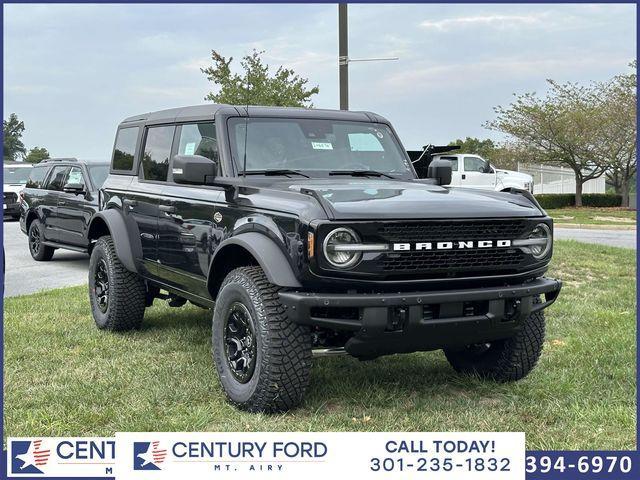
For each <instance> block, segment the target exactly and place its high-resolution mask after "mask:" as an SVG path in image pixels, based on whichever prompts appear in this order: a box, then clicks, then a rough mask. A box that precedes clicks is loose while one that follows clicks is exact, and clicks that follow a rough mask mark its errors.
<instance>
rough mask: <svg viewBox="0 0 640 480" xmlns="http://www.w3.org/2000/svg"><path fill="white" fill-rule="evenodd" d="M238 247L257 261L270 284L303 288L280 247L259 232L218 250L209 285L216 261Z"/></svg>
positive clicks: (233, 239) (226, 242)
mask: <svg viewBox="0 0 640 480" xmlns="http://www.w3.org/2000/svg"><path fill="white" fill-rule="evenodd" d="M229 245H238V246H240V247H242V248H244V249H245V250H247V251H248V252H249V253H250V254H251V255H252V256H253V258H255V259H256V261H257V262H258V264H259V265H260V267H262V270H263V271H264V273H265V275H266V276H267V279H268V280H269V282H271V283H273V284H274V285H278V286H279V287H289V288H302V284H301V283H300V282H299V281H298V279H297V278H296V276H295V274H294V272H293V268H292V267H291V264H290V263H289V259H288V258H287V257H286V255H285V254H284V252H283V251H282V250H281V249H280V247H278V245H277V244H276V242H275V241H274V240H272V239H271V238H269V237H267V236H266V235H264V234H262V233H258V232H255V231H254V232H246V233H241V234H239V235H235V236H233V237H230V238H228V239H226V240H224V241H223V242H222V243H221V244H220V246H219V247H218V248H217V249H216V251H215V253H214V254H213V258H212V259H211V265H210V267H209V278H208V279H207V283H209V284H211V280H212V275H215V271H214V267H215V264H216V259H217V258H219V257H218V256H219V255H220V254H221V253H224V250H225V247H226V246H229Z"/></svg>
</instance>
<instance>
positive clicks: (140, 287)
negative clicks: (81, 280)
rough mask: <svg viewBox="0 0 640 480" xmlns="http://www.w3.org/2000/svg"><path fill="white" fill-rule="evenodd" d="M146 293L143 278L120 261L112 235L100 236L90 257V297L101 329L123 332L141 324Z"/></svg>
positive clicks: (93, 312) (94, 314) (92, 309)
mask: <svg viewBox="0 0 640 480" xmlns="http://www.w3.org/2000/svg"><path fill="white" fill-rule="evenodd" d="M146 293H147V289H146V287H145V284H144V281H143V280H142V278H141V277H140V276H139V275H138V274H137V273H134V272H130V271H129V270H127V269H126V268H125V267H124V265H123V264H122V263H121V262H120V259H119V258H118V256H117V255H116V249H115V246H114V245H113V240H112V238H111V237H110V236H104V237H101V238H100V239H99V240H98V241H97V242H96V244H95V246H94V248H93V250H92V252H91V259H90V260H89V300H90V302H91V312H92V314H93V319H94V320H95V322H96V325H97V326H98V328H101V329H106V330H120V331H123V330H132V329H134V328H138V327H140V324H141V323H142V317H143V316H144V309H145V306H146Z"/></svg>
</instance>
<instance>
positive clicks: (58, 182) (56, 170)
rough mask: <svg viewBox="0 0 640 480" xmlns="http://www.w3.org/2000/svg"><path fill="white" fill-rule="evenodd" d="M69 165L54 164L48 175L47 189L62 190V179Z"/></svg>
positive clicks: (65, 175)
mask: <svg viewBox="0 0 640 480" xmlns="http://www.w3.org/2000/svg"><path fill="white" fill-rule="evenodd" d="M68 171H69V167H64V166H61V165H60V166H56V167H53V171H52V172H51V175H50V176H49V183H47V190H55V191H62V187H64V179H65V178H66V177H67V172H68Z"/></svg>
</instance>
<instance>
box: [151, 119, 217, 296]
mask: <svg viewBox="0 0 640 480" xmlns="http://www.w3.org/2000/svg"><path fill="white" fill-rule="evenodd" d="M175 138H176V142H175V146H174V151H175V154H177V155H201V156H203V157H206V158H209V159H211V160H212V161H217V159H218V147H217V142H216V134H215V125H214V124H213V122H201V123H190V124H184V125H180V126H178V129H177V131H176V136H175ZM223 200H224V193H223V192H222V191H221V190H219V189H216V188H212V187H206V186H186V185H178V184H175V183H173V178H172V173H171V171H170V172H169V182H168V183H167V186H166V187H165V188H164V189H163V191H162V200H161V201H160V206H159V210H160V211H159V215H158V259H159V262H158V265H159V272H158V275H159V276H161V277H162V280H163V281H164V282H165V283H167V284H168V285H171V286H175V287H176V288H181V289H186V290H187V291H189V292H190V293H193V294H196V295H198V296H200V297H203V298H208V297H209V293H208V290H207V275H208V271H209V265H210V263H211V258H212V255H213V252H214V250H215V248H216V247H217V243H219V242H218V241H216V239H219V240H220V241H221V240H222V238H223V235H222V234H220V233H219V232H218V224H217V223H216V221H215V212H216V211H217V207H216V205H220V203H221V202H222V201H223Z"/></svg>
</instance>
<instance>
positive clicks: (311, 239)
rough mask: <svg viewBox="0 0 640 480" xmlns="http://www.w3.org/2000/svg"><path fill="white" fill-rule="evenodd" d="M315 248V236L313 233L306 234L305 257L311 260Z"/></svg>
mask: <svg viewBox="0 0 640 480" xmlns="http://www.w3.org/2000/svg"><path fill="white" fill-rule="evenodd" d="M315 248H316V236H315V235H314V233H313V232H308V233H307V255H308V256H309V258H313V256H314V254H315V253H316V252H315Z"/></svg>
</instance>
